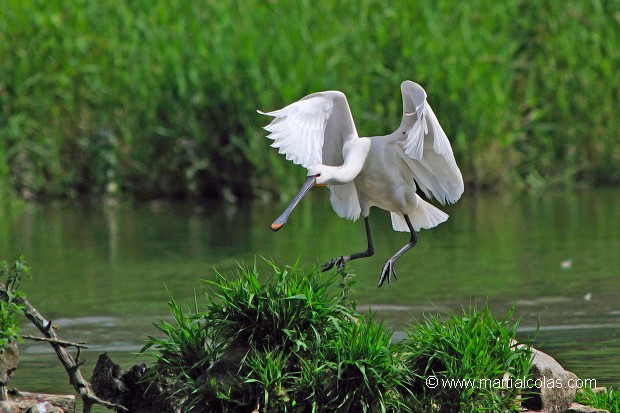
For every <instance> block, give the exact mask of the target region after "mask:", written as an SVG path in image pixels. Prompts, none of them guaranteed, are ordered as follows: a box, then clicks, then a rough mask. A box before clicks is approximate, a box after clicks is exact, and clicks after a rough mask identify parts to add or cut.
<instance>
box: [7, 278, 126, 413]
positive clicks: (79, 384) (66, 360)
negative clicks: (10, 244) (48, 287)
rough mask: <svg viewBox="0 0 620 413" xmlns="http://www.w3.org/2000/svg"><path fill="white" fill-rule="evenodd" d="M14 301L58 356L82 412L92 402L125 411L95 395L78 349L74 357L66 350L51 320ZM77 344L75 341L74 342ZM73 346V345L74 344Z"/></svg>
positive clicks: (21, 301)
mask: <svg viewBox="0 0 620 413" xmlns="http://www.w3.org/2000/svg"><path fill="white" fill-rule="evenodd" d="M0 299H3V300H7V299H8V294H7V291H6V286H5V285H4V284H0ZM13 300H14V302H15V303H17V304H19V305H22V306H23V308H24V315H25V316H26V318H27V319H28V320H30V322H31V323H32V324H34V326H35V327H36V328H37V329H38V330H39V331H40V332H41V334H43V336H44V339H45V340H44V341H47V342H49V343H50V345H51V346H52V348H53V349H54V351H55V352H56V356H58V360H60V363H61V364H62V366H63V367H64V368H65V371H66V372H67V374H68V375H69V383H71V385H72V386H73V387H74V388H75V390H76V392H77V393H78V395H79V396H80V397H81V398H82V402H83V404H84V408H83V412H84V413H90V411H91V408H92V406H93V405H94V404H100V405H102V406H104V407H106V408H108V409H114V410H116V411H127V408H125V407H124V406H121V405H118V404H115V403H110V402H108V401H105V400H102V399H100V398H99V397H97V396H96V395H95V393H94V392H93V391H92V389H91V386H90V383H88V381H87V380H86V379H84V377H83V376H82V373H81V372H80V369H79V367H80V365H81V364H83V363H80V362H79V361H78V360H77V359H79V350H80V347H77V349H78V357H77V358H76V359H74V358H73V356H72V355H71V354H70V353H69V352H68V351H67V346H68V345H67V344H66V342H63V340H61V339H60V337H58V335H57V334H56V331H55V329H54V328H52V322H51V321H48V320H46V319H45V318H44V317H43V316H42V315H41V314H40V313H39V312H38V311H37V309H36V308H34V306H33V305H32V304H30V302H29V301H28V300H26V299H25V298H14V299H13ZM76 344H77V343H76ZM74 347H75V346H74Z"/></svg>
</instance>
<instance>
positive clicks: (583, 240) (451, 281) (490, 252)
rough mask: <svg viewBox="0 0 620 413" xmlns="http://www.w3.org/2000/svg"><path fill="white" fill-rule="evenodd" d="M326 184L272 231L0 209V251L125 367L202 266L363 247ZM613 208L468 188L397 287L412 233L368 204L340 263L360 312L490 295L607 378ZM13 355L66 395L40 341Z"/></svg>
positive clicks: (542, 342)
mask: <svg viewBox="0 0 620 413" xmlns="http://www.w3.org/2000/svg"><path fill="white" fill-rule="evenodd" d="M325 192H326V190H323V189H317V190H316V191H315V193H313V195H312V196H311V197H309V198H308V199H305V200H304V201H303V202H302V203H301V204H300V205H299V207H298V209H297V210H296V211H295V212H294V213H293V215H292V217H291V219H290V221H289V223H288V224H287V226H285V227H284V228H283V229H282V230H280V231H279V232H277V233H273V232H272V231H271V230H270V229H269V225H270V223H271V221H272V220H273V219H274V218H275V217H276V216H277V215H279V213H280V212H281V210H282V208H283V207H284V206H285V205H283V204H274V203H260V202H253V203H241V204H239V205H237V206H232V205H222V204H217V203H205V204H187V203H186V204H178V203H168V202H151V203H147V204H131V203H120V204H119V205H117V206H110V205H108V206H106V205H104V204H103V203H97V202H91V203H81V204H76V203H50V204H44V205H26V206H25V207H24V208H23V209H22V210H21V211H20V212H19V213H16V214H13V215H12V216H9V215H5V216H3V217H2V218H1V220H0V224H1V228H0V251H1V254H2V258H4V259H7V260H12V259H14V258H15V257H17V256H18V255H19V254H24V255H25V256H26V258H27V259H28V261H29V262H30V265H31V268H32V273H33V276H34V279H33V280H32V281H26V282H24V284H23V290H24V291H25V292H26V293H27V296H28V298H29V299H30V301H31V302H32V303H33V304H34V305H35V306H36V307H37V308H38V309H39V310H40V311H41V312H42V313H43V314H44V315H45V316H46V317H48V318H50V319H52V320H53V321H54V323H55V324H58V325H59V326H60V329H59V334H60V336H61V337H62V338H63V339H67V340H74V341H87V342H88V345H89V349H88V350H87V351H84V352H83V353H82V355H83V357H84V356H85V357H86V358H87V362H86V364H85V365H84V367H83V368H82V370H83V373H84V375H85V376H86V377H90V374H91V371H92V368H93V366H94V363H95V361H96V358H97V356H98V354H99V353H101V352H103V351H107V352H109V353H110V355H111V357H112V358H113V359H114V360H116V361H118V362H120V363H121V365H122V366H123V367H124V368H128V367H130V366H131V365H132V364H133V363H135V362H138V361H140V360H142V358H141V357H139V356H138V357H136V356H135V355H134V353H136V352H137V351H138V350H139V349H140V347H141V345H142V344H143V342H144V339H145V336H146V335H148V334H154V333H155V329H154V328H153V327H152V325H151V323H152V322H154V321H156V320H157V319H158V318H162V317H163V318H166V317H167V316H168V314H167V308H166V296H167V293H166V288H168V289H169V290H170V291H171V292H172V293H173V294H174V295H175V296H176V297H177V298H178V299H179V300H185V299H189V298H190V297H191V296H192V295H193V294H194V291H195V290H198V291H200V288H201V286H200V280H203V279H210V278H213V274H214V271H213V268H217V270H218V271H220V272H222V273H229V274H232V273H234V271H235V268H236V263H237V262H247V263H251V262H253V261H254V259H255V257H257V256H259V257H260V256H264V257H271V258H273V259H274V260H276V262H280V263H293V262H294V261H296V260H297V259H299V261H300V265H301V267H302V268H310V267H311V266H312V265H314V264H315V263H316V262H317V260H318V261H326V260H328V259H330V258H332V257H334V256H336V255H341V254H346V253H351V252H357V251H360V250H363V249H365V247H366V240H365V236H364V225H363V223H362V222H361V221H360V222H356V223H353V222H349V221H344V220H342V219H339V218H338V217H337V216H336V215H335V214H334V213H333V212H332V211H331V208H330V206H329V204H328V202H327V197H326V193H325ZM618 205H620V191H618V190H601V191H587V192H577V193H560V194H547V195H544V196H518V197H514V196H491V195H477V196H474V195H469V196H466V197H465V198H464V199H462V200H461V201H460V202H459V203H458V204H456V205H453V206H450V207H448V208H444V209H445V210H446V211H447V212H448V213H449V214H450V219H449V220H448V222H446V223H445V224H442V225H440V226H439V227H437V228H435V229H433V230H430V231H427V230H423V231H422V232H421V233H420V234H419V243H418V245H417V246H416V247H415V248H414V249H413V250H411V251H410V252H408V253H407V254H405V255H404V256H403V257H402V258H401V259H400V260H399V261H398V263H397V266H396V270H397V273H398V281H396V282H394V283H393V284H392V285H391V286H388V285H387V284H386V285H385V286H384V287H382V288H380V289H378V288H377V287H376V282H377V279H378V276H379V272H380V269H381V267H382V266H383V263H384V261H385V259H386V258H387V257H388V256H389V255H391V254H392V253H393V252H395V251H396V250H397V249H399V248H400V247H401V246H402V245H403V244H404V243H405V242H406V241H407V239H408V235H407V234H405V233H396V232H393V231H392V230H391V227H390V219H389V215H388V214H387V213H385V212H383V211H380V210H373V211H371V227H372V229H373V239H374V241H375V251H376V254H375V256H374V257H371V258H368V259H364V260H359V261H355V262H353V263H352V264H351V269H352V270H353V271H354V272H355V274H356V276H357V284H356V285H355V289H356V291H357V293H356V294H357V295H356V297H357V300H358V303H359V309H360V310H364V311H365V310H366V309H368V308H369V307H371V308H372V309H373V310H374V311H376V312H377V313H378V315H379V317H381V318H383V319H385V320H386V321H387V322H388V324H389V325H390V326H391V327H393V328H394V329H395V330H398V329H399V328H402V327H403V326H404V325H405V324H406V323H408V322H409V321H411V320H412V319H413V318H414V317H415V318H420V317H423V315H424V314H426V313H429V312H430V313H436V312H438V311H441V312H443V311H447V310H454V311H459V310H460V308H461V307H462V306H467V305H469V304H470V303H474V302H476V303H479V304H484V303H485V302H488V303H489V304H490V306H491V308H492V309H493V311H495V312H496V313H497V315H498V316H503V315H504V314H505V313H506V311H507V310H508V309H509V308H510V306H511V305H513V304H516V313H517V315H518V316H519V317H521V319H522V321H521V333H522V334H523V335H524V336H526V335H532V334H535V335H536V341H535V345H536V346H537V347H539V348H541V349H543V350H545V351H547V352H548V353H550V354H551V355H553V356H554V357H555V358H556V359H558V360H559V361H560V362H561V363H562V364H563V365H564V366H565V367H566V368H567V369H569V370H572V371H574V372H576V373H578V374H580V375H582V376H583V377H584V378H593V379H596V380H597V384H599V385H612V384H613V385H617V384H618V383H620V369H619V368H618V367H617V366H618V365H620V336H619V331H620V301H619V300H618V296H619V295H620V207H618ZM568 260H570V266H569V265H568V264H565V266H569V267H570V268H563V267H562V263H563V262H565V261H568ZM259 261H260V258H259ZM537 325H539V328H538V332H537V333H535V332H534V331H535V330H536V327H537ZM26 332H32V329H31V328H30V327H27V328H26ZM20 350H21V361H20V367H19V369H18V371H17V372H16V375H15V378H14V380H13V382H12V386H15V387H17V388H20V389H22V390H29V391H46V392H63V391H68V392H71V387H70V386H69V384H68V380H67V377H66V375H65V373H64V370H62V368H61V367H60V364H59V363H58V362H57V360H56V358H55V355H54V354H53V353H52V352H51V350H50V349H49V347H48V346H47V345H45V344H40V343H32V342H26V343H23V344H21V345H20Z"/></svg>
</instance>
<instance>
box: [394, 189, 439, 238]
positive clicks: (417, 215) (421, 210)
mask: <svg viewBox="0 0 620 413" xmlns="http://www.w3.org/2000/svg"><path fill="white" fill-rule="evenodd" d="M416 196H417V195H416ZM391 215H392V228H394V231H402V232H409V227H408V226H407V221H405V218H404V217H403V216H402V215H401V214H395V213H394V212H392V213H391ZM407 215H409V219H411V225H413V229H415V230H416V231H419V230H420V228H424V229H429V228H433V227H436V226H437V225H439V224H441V223H442V222H446V221H447V220H448V214H446V213H445V212H443V211H442V210H440V209H439V208H436V207H434V206H433V205H431V204H429V203H428V202H426V201H425V200H423V199H422V198H420V197H419V196H418V205H417V206H416V207H414V208H412V209H411V210H410V211H408V212H407Z"/></svg>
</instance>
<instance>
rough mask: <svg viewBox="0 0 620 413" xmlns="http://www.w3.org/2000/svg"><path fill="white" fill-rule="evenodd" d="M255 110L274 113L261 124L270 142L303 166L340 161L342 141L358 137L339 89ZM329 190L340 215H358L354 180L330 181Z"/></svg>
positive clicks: (353, 217) (344, 97)
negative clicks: (266, 123)
mask: <svg viewBox="0 0 620 413" xmlns="http://www.w3.org/2000/svg"><path fill="white" fill-rule="evenodd" d="M258 113H260V114H263V115H268V116H273V117H274V119H273V121H272V122H271V123H270V124H269V125H267V126H265V128H264V129H265V130H266V131H268V132H270V134H269V135H268V136H267V137H268V138H269V139H272V140H273V143H272V144H271V146H272V147H274V148H278V152H279V153H281V154H284V155H285V156H286V159H288V160H290V161H293V163H295V164H297V165H301V166H303V167H304V168H306V169H308V168H309V167H311V166H314V165H317V164H323V165H329V166H340V165H342V164H343V162H344V158H343V154H342V148H343V146H344V144H345V142H347V141H348V140H350V139H357V137H358V136H357V130H356V129H355V123H354V122H353V116H352V115H351V109H350V108H349V103H348V102H347V98H346V96H345V95H344V94H343V93H342V92H338V91H328V92H318V93H313V94H311V95H308V96H306V97H304V98H302V99H300V100H299V101H297V102H295V103H291V104H290V105H288V106H286V107H284V108H282V109H280V110H275V111H273V112H266V113H265V112H261V111H258ZM329 190H330V192H331V197H330V201H331V204H332V207H333V208H334V211H335V212H336V213H337V214H338V215H339V216H340V217H342V218H348V219H353V220H355V219H357V218H358V217H359V215H360V212H361V209H360V206H359V201H358V198H357V192H356V190H355V186H354V184H353V182H349V183H347V184H344V185H329Z"/></svg>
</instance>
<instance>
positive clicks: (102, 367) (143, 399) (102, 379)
mask: <svg viewBox="0 0 620 413" xmlns="http://www.w3.org/2000/svg"><path fill="white" fill-rule="evenodd" d="M147 371H148V369H147V367H146V364H144V363H140V364H136V365H135V366H133V367H131V369H129V371H128V372H124V371H123V370H122V369H121V367H120V366H119V365H118V364H116V363H114V362H113V361H112V360H111V359H110V357H108V355H107V353H103V354H101V355H100V356H99V359H98V360H97V364H96V365H95V368H94V369H93V376H92V379H91V383H92V388H93V392H94V393H95V394H96V395H97V397H100V398H102V399H104V400H107V401H110V402H113V403H116V404H119V405H122V406H124V407H126V408H127V409H128V413H137V412H149V413H159V412H172V411H174V409H173V408H172V406H171V405H170V403H169V402H168V394H167V393H166V392H165V390H164V388H163V386H160V385H157V384H154V383H150V382H146V381H144V380H143V378H144V376H145V374H147Z"/></svg>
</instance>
